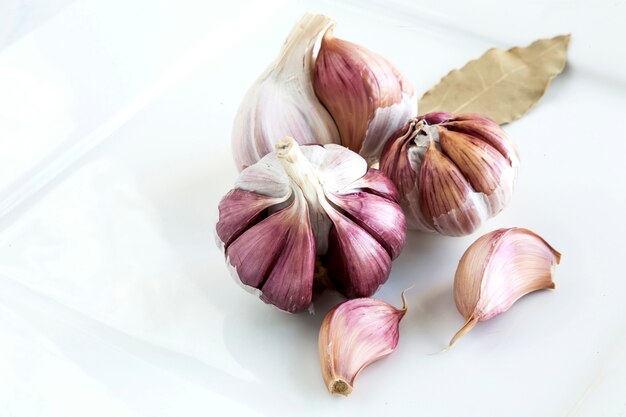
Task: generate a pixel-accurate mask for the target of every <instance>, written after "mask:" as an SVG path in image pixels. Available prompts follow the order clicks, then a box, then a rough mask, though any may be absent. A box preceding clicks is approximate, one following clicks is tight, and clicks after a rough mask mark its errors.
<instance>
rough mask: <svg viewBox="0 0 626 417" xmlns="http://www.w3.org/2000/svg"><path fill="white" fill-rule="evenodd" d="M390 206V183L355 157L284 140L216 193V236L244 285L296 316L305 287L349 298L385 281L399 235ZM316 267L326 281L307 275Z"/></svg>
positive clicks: (306, 300)
mask: <svg viewBox="0 0 626 417" xmlns="http://www.w3.org/2000/svg"><path fill="white" fill-rule="evenodd" d="M397 201H398V192H397V190H396V188H395V187H394V185H393V183H392V182H391V181H390V180H389V179H388V178H386V177H385V176H384V175H383V174H382V173H381V172H380V171H378V170H376V169H369V168H368V167H367V163H366V162H365V160H364V159H363V158H362V157H361V156H359V155H358V154H356V153H354V152H352V151H350V150H349V149H347V148H344V147H342V146H339V145H334V144H328V145H324V146H321V145H306V146H299V145H298V143H297V142H296V141H295V140H294V139H293V138H291V137H284V138H282V139H281V140H279V141H278V142H277V143H276V151H275V152H272V153H269V154H267V155H266V156H264V157H263V158H262V159H261V160H260V161H258V162H257V163H255V164H253V165H251V166H249V167H248V168H246V169H244V170H243V171H242V172H241V174H240V175H239V178H238V179H237V182H236V183H235V188H234V189H233V190H231V191H230V192H229V193H228V194H226V196H224V198H223V199H222V201H221V202H220V205H219V220H218V223H217V235H218V238H219V239H220V241H221V243H222V244H223V246H224V252H225V255H226V259H227V263H228V264H229V265H230V266H232V267H233V271H234V274H235V275H236V278H237V279H238V280H239V281H241V283H242V284H243V285H244V286H245V287H248V288H250V289H252V290H255V292H259V293H260V297H261V299H262V300H263V301H265V302H266V303H269V304H273V305H275V306H276V307H278V308H279V309H281V310H285V311H289V312H298V311H302V310H305V309H307V308H308V307H309V306H310V305H311V303H312V301H313V300H312V296H313V285H314V284H316V287H319V286H321V285H330V286H332V287H334V288H335V289H337V290H338V291H339V292H341V293H342V294H343V295H344V296H346V297H348V298H357V297H368V296H370V295H372V294H374V292H376V290H377V289H378V287H379V286H380V285H381V284H383V283H384V282H385V281H386V280H387V277H388V276H389V271H390V269H391V260H392V259H395V258H396V257H397V256H398V254H399V253H400V251H401V250H402V247H403V246H404V239H405V235H406V223H405V218H404V215H403V213H402V209H401V208H400V206H399V205H398V203H397ZM316 264H317V265H318V266H321V267H322V268H323V269H325V270H326V271H327V273H328V276H327V277H325V278H324V279H321V280H320V279H319V278H316V276H318V275H320V274H316ZM316 280H318V282H315V281H316ZM256 290H258V291H256Z"/></svg>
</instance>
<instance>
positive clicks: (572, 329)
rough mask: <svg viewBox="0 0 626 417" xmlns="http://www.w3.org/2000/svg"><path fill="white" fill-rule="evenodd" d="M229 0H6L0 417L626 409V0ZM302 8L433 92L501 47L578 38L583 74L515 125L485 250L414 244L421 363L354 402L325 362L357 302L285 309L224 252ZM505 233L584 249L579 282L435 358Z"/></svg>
mask: <svg viewBox="0 0 626 417" xmlns="http://www.w3.org/2000/svg"><path fill="white" fill-rule="evenodd" d="M208 3H209V2H200V1H198V2H180V1H158V2H154V1H147V0H145V1H135V2H124V1H121V0H115V1H108V2H97V1H95V0H76V1H69V0H68V1H64V0H57V1H53V2H43V1H34V0H33V1H23V2H17V1H13V2H12V1H9V2H3V3H2V5H1V6H0V11H1V12H2V13H0V416H3V417H4V416H20V417H23V416H59V415H63V416H83V415H98V416H99V415H102V416H195V415H198V416H200V415H202V416H206V415H216V416H217V415H220V416H221V415H263V416H282V415H285V416H286V415H295V414H296V413H297V414H298V415H310V416H319V415H328V413H331V412H334V413H336V414H337V415H343V416H350V415H358V416H363V415H381V414H382V413H385V414H390V415H392V414H393V413H399V412H404V413H407V412H408V413H410V414H408V415H425V416H432V417H436V416H451V415H463V416H503V415H506V416H624V415H626V400H625V398H626V397H625V396H624V392H626V303H624V300H623V297H624V294H626V276H625V273H624V270H623V256H624V254H623V252H624V243H623V236H624V235H626V221H625V220H624V214H623V213H624V212H626V185H625V184H626V174H624V168H623V165H624V163H623V158H624V155H625V154H626V141H624V137H623V136H624V133H623V132H624V131H626V121H625V120H626V118H625V117H624V115H625V114H626V76H625V75H624V74H626V53H625V52H624V48H623V45H622V42H621V40H623V39H624V38H626V32H625V30H624V26H623V25H622V21H623V17H624V16H626V4H625V3H624V2H618V1H610V0H607V1H604V2H602V3H595V4H594V5H593V6H591V5H590V3H588V2H579V1H576V2H571V1H567V2H566V1H560V0H552V1H533V2H511V3H510V4H502V2H498V1H496V0H488V1H483V2H482V4H483V6H481V7H477V6H476V5H470V3H467V4H465V2H461V1H434V0H428V1H424V2H420V4H419V5H413V3H412V2H409V1H408V0H407V1H397V2H385V3H383V2H382V1H381V2H380V3H379V2H370V3H367V5H363V4H362V3H360V2H357V1H356V0H354V2H348V3H343V4H331V3H330V2H329V3H326V2H322V3H318V4H313V3H311V2H304V1H302V2H290V3H287V2H286V1H279V0H275V1H268V0H262V1H228V2H221V3H220V6H219V9H218V8H216V7H215V6H212V5H209V4H208ZM357 4H359V6H357ZM383 4H384V5H383ZM305 11H317V12H324V13H326V14H329V15H331V16H333V17H334V18H335V19H336V20H337V22H338V27H337V32H336V33H337V35H338V36H339V37H342V38H344V39H348V40H352V41H354V42H357V43H360V44H363V45H366V46H367V47H369V48H370V49H372V50H374V51H378V52H381V53H383V54H384V55H385V56H386V57H387V58H389V59H390V60H391V61H392V62H394V63H396V64H397V65H398V66H399V67H400V68H402V69H403V70H404V71H405V72H406V73H407V74H408V75H409V76H410V77H411V78H413V80H414V81H415V85H416V89H417V91H418V93H421V92H423V91H425V90H426V89H428V88H429V87H430V86H431V85H432V84H434V83H435V82H436V81H437V80H438V79H439V78H440V77H441V76H442V75H443V74H445V73H446V72H447V71H448V70H450V69H451V68H454V67H458V66H460V65H462V64H463V63H465V62H466V61H467V60H468V59H471V58H474V57H477V56H478V55H480V54H481V53H482V52H483V51H484V50H485V49H487V48H489V47H491V46H512V45H516V44H527V43H530V42H531V41H532V40H534V39H535V38H538V37H548V36H553V35H556V34H559V33H564V32H571V33H573V40H572V44H571V48H570V60H569V66H568V68H567V70H566V72H565V73H564V74H563V75H562V76H561V77H559V78H558V79H557V80H556V81H555V82H554V83H553V85H552V87H551V88H550V90H549V91H548V93H547V95H546V96H545V97H544V98H543V100H542V101H541V102H540V104H539V105H538V106H537V107H535V108H534V109H533V110H532V111H531V112H530V113H529V114H528V115H527V116H526V117H524V118H523V119H522V120H520V121H518V122H516V123H514V124H512V125H511V126H508V127H507V130H508V131H509V132H510V134H511V135H512V136H513V137H514V138H515V139H517V142H518V144H519V147H520V150H521V156H522V169H521V175H520V181H519V186H518V188H517V190H516V193H515V195H514V198H513V202H512V204H511V205H510V206H509V207H508V208H507V209H506V210H505V212H503V213H502V214H501V215H500V216H498V217H497V218H495V219H493V220H491V221H489V222H487V224H486V225H485V226H484V227H483V228H482V229H481V230H479V231H478V232H477V233H475V234H474V235H472V236H468V237H465V238H445V237H440V236H435V235H425V234H419V233H410V234H409V237H408V243H407V247H406V248H405V250H404V252H403V254H402V255H401V257H400V258H399V259H398V260H397V261H396V262H395V263H394V266H393V270H392V276H391V278H390V280H389V282H388V283H387V284H386V285H385V286H384V287H383V288H382V289H381V290H380V291H379V292H378V294H377V296H378V297H380V298H382V299H385V300H388V301H390V302H392V303H395V304H398V305H399V304H400V297H399V294H400V291H401V290H402V289H404V288H406V287H409V286H411V285H413V286H414V289H413V290H412V291H411V292H409V297H408V298H409V304H410V311H409V313H408V315H407V316H406V318H405V319H404V321H403V322H402V327H401V340H400V345H399V348H398V350H397V352H396V353H394V354H393V355H392V356H390V357H389V358H387V359H385V360H384V361H381V362H379V363H377V364H375V365H373V366H371V367H369V368H368V369H366V370H365V371H364V372H363V373H362V374H361V375H360V377H359V378H358V380H357V383H356V386H355V391H354V393H353V394H352V396H351V397H349V398H347V399H345V398H338V397H331V396H330V395H329V394H328V393H327V392H326V391H325V388H324V385H323V383H322V380H321V376H320V372H319V369H318V359H317V345H316V343H317V332H318V328H319V324H320V322H321V320H322V319H323V316H324V313H325V312H326V311H327V310H328V309H329V308H330V307H331V306H332V305H334V304H335V303H336V302H338V301H339V298H338V297H337V296H335V295H332V294H327V295H326V296H324V297H323V298H322V300H321V301H320V302H319V303H318V304H317V306H316V310H317V314H316V315H314V316H311V315H308V314H302V315H297V316H290V315H287V314H283V313H281V312H279V311H277V310H275V309H273V308H270V307H268V306H267V305H265V304H263V303H262V302H260V301H259V300H257V299H255V298H254V297H253V296H251V295H249V294H247V293H245V292H244V291H242V290H241V289H240V288H239V287H238V286H237V285H235V284H234V283H233V282H232V279H231V278H230V277H229V275H228V272H227V269H226V267H225V265H224V261H223V257H222V255H221V254H220V253H219V251H218V249H217V248H216V247H215V245H214V240H213V226H214V223H215V221H216V217H217V211H216V207H217V203H218V201H219V199H220V198H221V196H222V195H223V194H224V193H226V192H227V191H228V190H229V188H230V187H231V186H232V183H233V181H234V179H235V177H236V172H235V169H234V164H233V163H232V159H231V156H230V128H231V121H232V119H233V117H234V114H235V110H236V108H237V106H238V104H239V100H240V99H241V98H242V97H243V95H244V93H245V91H246V89H247V88H248V86H249V85H250V83H251V82H252V81H253V80H254V79H255V77H256V76H257V75H258V74H259V73H260V72H261V71H262V70H263V69H264V67H265V66H266V65H267V63H269V62H270V61H271V60H272V59H273V57H274V55H275V54H276V53H277V51H278V50H279V48H280V45H281V43H282V41H283V39H284V37H285V35H286V34H287V33H288V31H289V29H290V28H291V25H292V24H293V23H294V22H295V21H296V20H297V19H298V18H299V17H300V15H301V14H302V13H303V12H305ZM498 16H499V17H498ZM503 226H525V227H529V228H531V229H533V230H535V231H536V232H538V233H540V234H542V235H543V236H544V237H545V238H546V239H547V240H548V241H549V242H550V243H552V244H553V245H554V246H555V247H556V248H557V249H558V250H560V251H561V252H562V253H563V261H562V265H561V266H560V267H559V268H558V269H557V276H556V282H557V290H556V291H553V292H547V291H546V292H541V293H536V294H533V295H531V296H529V297H526V298H524V299H523V300H521V301H520V302H519V303H518V304H516V305H515V306H514V308H512V309H511V310H510V311H509V312H507V313H506V314H504V315H502V316H500V317H498V318H496V319H493V320H491V321H490V322H487V323H481V324H480V325H479V326H477V327H476V329H475V330H473V331H472V332H471V333H470V334H468V335H467V336H465V337H464V338H463V339H461V340H460V341H459V343H458V344H457V345H456V346H455V347H454V348H453V349H452V350H451V351H450V352H448V353H446V354H440V355H430V354H431V353H433V352H437V351H439V350H440V349H441V348H442V347H443V346H444V345H445V343H446V342H447V341H448V340H449V338H450V336H451V335H452V334H453V333H454V332H455V331H456V330H457V329H458V327H459V326H460V325H461V324H462V322H463V320H462V318H461V317H460V315H459V314H458V313H457V311H456V309H455V307H454V303H453V299H452V292H451V288H452V277H453V275H454V271H455V268H456V263H457V261H458V259H459V258H460V256H461V254H462V253H463V251H464V249H465V248H466V247H467V246H468V245H469V244H470V243H471V242H472V241H473V240H474V239H476V238H477V237H478V236H480V235H481V234H483V233H485V232H487V231H489V230H492V229H495V228H497V227H503ZM404 415H407V414H404Z"/></svg>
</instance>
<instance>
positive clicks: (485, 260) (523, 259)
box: [450, 227, 561, 346]
mask: <svg viewBox="0 0 626 417" xmlns="http://www.w3.org/2000/svg"><path fill="white" fill-rule="evenodd" d="M560 260H561V254H560V253H559V252H557V251H556V250H555V249H554V248H552V246H550V245H549V244H548V243H547V242H546V241H545V240H544V239H543V238H542V237H541V236H539V235H537V234H535V233H533V232H531V231H530V230H528V229H522V228H517V227H514V228H510V229H499V230H495V231H493V232H491V233H487V234H486V235H484V236H482V237H480V238H479V239H478V240H476V241H475V242H474V243H473V244H472V245H471V246H470V247H469V248H468V249H467V250H466V251H465V253H464V254H463V257H461V260H460V261H459V266H458V268H457V271H456V275H455V278H454V301H455V303H456V306H457V309H458V310H459V312H460V313H461V314H462V315H463V317H464V318H465V319H466V322H465V325H464V326H463V327H462V328H461V329H460V330H459V331H458V332H457V333H456V334H455V335H454V337H453V338H452V340H451V341H450V346H452V344H453V343H454V342H456V341H457V340H458V339H459V338H460V337H461V336H463V335H464V334H465V333H467V332H469V331H470V330H471V329H472V328H473V327H474V326H475V325H476V323H478V322H479V321H484V320H489V319H490V318H492V317H494V316H497V315H498V314H500V313H504V312H505V311H506V310H508V309H509V308H510V307H511V306H512V305H513V303H515V301H517V300H518V299H520V298H521V297H523V296H524V295H526V294H528V293H530V292H533V291H537V290H542V289H546V288H554V282H553V281H552V274H553V269H554V266H555V265H557V264H558V263H559V262H560Z"/></svg>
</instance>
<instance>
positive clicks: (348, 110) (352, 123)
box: [313, 29, 417, 161]
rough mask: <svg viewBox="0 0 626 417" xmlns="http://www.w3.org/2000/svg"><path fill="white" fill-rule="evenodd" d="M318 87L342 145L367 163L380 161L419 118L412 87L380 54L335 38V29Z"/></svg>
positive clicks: (320, 61) (325, 46) (322, 53)
mask: <svg viewBox="0 0 626 417" xmlns="http://www.w3.org/2000/svg"><path fill="white" fill-rule="evenodd" d="M313 82H314V89H315V93H316V95H317V97H318V98H319V100H320V101H321V102H322V103H323V104H324V106H325V107H326V108H327V109H328V111H329V112H330V114H331V115H332V117H333V119H334V121H335V123H336V125H337V127H338V129H339V133H340V136H341V143H342V144H343V145H344V146H347V147H348V148H350V149H351V150H353V151H355V152H358V153H360V154H361V156H363V157H364V158H365V159H367V160H368V161H375V160H377V159H378V158H379V156H380V151H381V150H382V147H383V146H384V141H385V140H386V139H387V138H388V137H389V135H391V134H392V133H393V132H394V131H396V130H397V129H398V128H399V127H401V126H402V125H404V123H405V122H406V120H407V119H408V118H410V117H413V116H415V115H416V114H417V101H416V100H415V97H414V93H413V86H412V84H411V82H410V81H409V80H408V79H407V78H405V77H404V76H403V75H402V74H401V73H400V72H399V71H398V69H397V68H396V67H394V66H393V65H392V64H391V63H390V62H388V61H387V60H386V59H384V58H382V57H381V56H380V55H377V54H375V53H373V52H371V51H369V50H367V49H366V48H363V47H362V46H359V45H356V44H354V43H351V42H347V41H344V40H341V39H337V38H335V37H334V36H333V30H332V29H329V30H328V31H327V32H326V33H325V34H324V37H323V38H322V43H321V46H320V50H319V52H318V55H317V60H316V62H315V69H314V76H313Z"/></svg>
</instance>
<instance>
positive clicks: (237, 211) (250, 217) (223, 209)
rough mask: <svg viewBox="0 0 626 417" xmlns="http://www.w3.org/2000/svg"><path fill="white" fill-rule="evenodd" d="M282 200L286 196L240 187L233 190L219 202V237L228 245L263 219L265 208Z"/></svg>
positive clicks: (217, 228) (217, 229)
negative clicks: (281, 196)
mask: <svg viewBox="0 0 626 417" xmlns="http://www.w3.org/2000/svg"><path fill="white" fill-rule="evenodd" d="M282 201H284V198H275V197H268V196H266V195H262V194H257V193H253V192H250V191H245V190H242V189H238V188H236V189H234V190H231V191H230V192H229V193H228V194H226V196H224V198H223V199H222V200H221V201H220V204H219V213H220V218H219V220H218V223H217V227H216V231H217V235H218V237H219V238H220V240H221V241H222V242H223V244H224V246H226V247H228V245H230V244H231V242H232V241H233V240H235V239H237V238H238V237H239V235H241V233H243V231H245V230H247V229H249V228H250V227H252V226H253V225H254V224H256V223H258V221H259V220H261V218H260V217H261V214H262V213H263V211H264V210H266V209H267V208H269V207H271V206H274V205H276V204H279V203H280V202H282Z"/></svg>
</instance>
